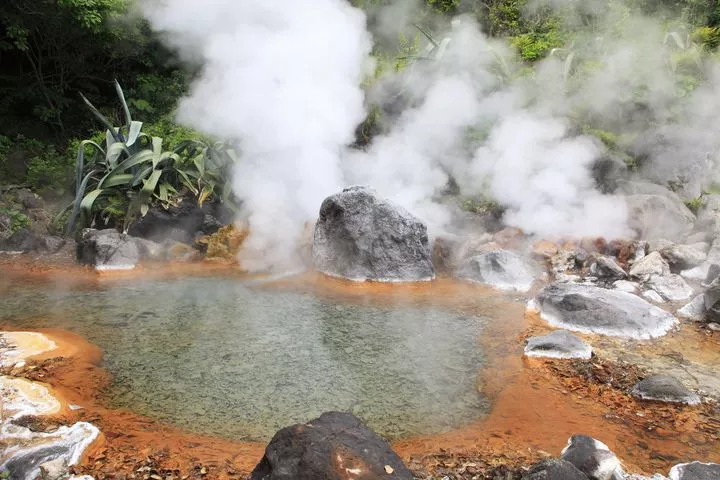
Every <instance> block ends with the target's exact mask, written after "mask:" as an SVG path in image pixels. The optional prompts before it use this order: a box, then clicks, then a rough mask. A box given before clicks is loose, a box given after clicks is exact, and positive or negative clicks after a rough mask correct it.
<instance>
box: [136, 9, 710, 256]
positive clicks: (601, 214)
mask: <svg viewBox="0 0 720 480" xmlns="http://www.w3.org/2000/svg"><path fill="white" fill-rule="evenodd" d="M552 3H554V4H555V5H556V6H558V7H561V6H563V5H565V4H566V2H564V1H560V0H556V1H554V2H552ZM400 4H402V5H400ZM417 4H418V2H416V1H411V0H407V1H405V2H394V4H393V6H392V7H390V8H389V9H388V10H387V11H383V10H379V11H375V12H374V13H373V15H374V16H373V18H372V23H373V25H374V26H375V27H376V28H377V30H378V31H377V32H375V33H376V37H375V38H376V39H377V40H384V41H387V39H388V38H391V37H392V36H393V30H394V29H396V30H398V31H401V30H402V29H403V28H405V27H406V26H407V22H408V19H409V18H412V10H413V8H414V7H415V6H416V5H417ZM143 5H144V12H145V14H146V16H147V17H148V18H149V19H150V20H151V22H152V23H153V25H154V26H155V28H157V29H158V30H161V31H163V32H165V33H166V34H167V38H168V41H170V42H172V43H173V44H174V45H176V46H177V47H178V48H179V50H180V51H181V52H182V53H183V54H185V55H186V56H188V57H189V58H192V59H195V60H199V61H201V62H202V64H203V65H204V68H203V71H202V75H201V77H200V78H199V80H198V81H197V82H196V83H195V85H194V86H193V88H192V91H191V92H190V94H189V96H188V97H187V98H185V99H183V101H182V102H181V104H180V109H179V120H180V121H182V122H184V123H188V124H190V125H192V126H194V127H196V128H199V129H201V130H204V131H207V132H210V133H213V134H216V135H219V136H223V137H230V138H234V139H236V140H237V141H238V142H239V145H240V148H241V153H242V161H241V164H240V165H239V167H238V169H237V172H236V175H235V179H234V187H235V191H236V194H237V195H238V196H239V197H240V198H242V199H243V200H244V202H245V204H244V205H245V215H246V217H247V218H248V220H249V222H250V226H251V231H252V234H251V237H250V239H249V240H248V247H249V252H247V251H246V253H248V258H249V259H257V258H264V259H270V258H271V259H273V261H276V262H278V263H279V264H282V265H283V266H284V267H287V266H288V264H289V263H291V261H292V259H293V258H294V255H295V250H294V249H295V246H296V244H297V239H298V237H299V236H300V235H301V234H302V231H303V227H304V225H305V224H306V222H311V221H313V220H315V218H316V216H317V211H318V210H319V206H320V203H321V202H322V200H323V198H324V197H325V196H327V195H329V194H331V193H334V192H335V191H337V190H339V189H341V188H342V187H343V186H345V185H349V184H357V183H361V184H370V185H372V186H374V187H375V188H376V189H377V190H378V191H379V192H380V193H381V194H382V195H385V196H387V197H390V198H391V199H393V200H395V201H396V202H398V203H400V204H402V205H403V206H405V207H406V208H408V209H410V210H411V211H412V212H414V213H415V214H417V215H418V216H420V217H422V218H423V219H424V220H425V221H427V222H428V224H429V227H430V232H431V234H432V233H438V232H441V231H443V230H444V229H447V228H449V225H450V221H451V215H452V214H451V211H450V210H449V209H448V208H446V207H445V206H443V205H441V204H440V203H439V202H438V193H439V192H440V191H442V190H443V189H444V188H445V187H446V186H447V185H448V181H449V179H450V176H452V178H453V179H454V180H455V181H456V182H457V184H458V185H459V187H460V189H461V192H462V193H464V194H468V195H475V194H478V193H484V194H489V195H490V196H491V197H493V198H495V199H497V200H498V201H499V202H500V203H501V204H502V205H503V206H505V207H506V208H507V209H508V211H507V214H506V216H505V222H506V223H508V224H510V225H513V226H518V227H520V228H522V229H524V230H525V231H526V232H527V233H534V234H538V235H541V236H564V235H573V236H580V235H604V236H608V237H617V236H622V235H627V234H628V233H629V232H628V230H627V226H626V225H627V211H626V207H625V202H624V201H623V200H622V199H621V198H619V197H614V196H608V195H604V194H601V193H600V192H599V191H598V190H597V188H596V186H595V182H594V180H593V178H592V173H591V168H592V166H593V164H594V163H595V162H596V160H597V159H598V158H600V157H601V156H602V155H604V149H603V147H602V145H601V144H600V142H599V141H597V140H596V139H593V138H591V137H587V136H583V135H581V134H578V133H577V132H574V131H572V130H571V127H570V125H571V124H572V122H570V121H569V120H568V118H569V117H570V116H576V115H577V113H578V112H581V113H582V114H583V115H585V116H587V117H591V118H595V119H597V120H599V124H601V125H609V126H610V127H613V128H614V129H615V130H616V131H617V130H621V131H622V129H623V128H624V127H627V128H630V127H634V126H635V125H634V123H633V122H634V121H635V120H634V117H633V118H625V117H623V114H624V113H627V112H628V111H630V112H631V113H632V112H634V110H632V108H628V105H632V99H628V97H629V96H630V97H631V96H632V95H631V93H632V92H633V91H636V87H637V86H638V85H640V84H643V85H647V86H649V88H648V90H647V91H648V94H647V98H645V99H643V101H642V102H643V104H644V108H645V109H646V110H645V117H643V119H641V120H643V121H644V120H647V118H648V117H649V118H652V119H653V120H654V121H655V123H656V124H660V125H662V123H663V122H665V121H666V120H667V117H668V116H669V115H668V108H669V107H668V105H669V102H670V100H671V98H672V96H673V95H674V82H673V79H672V78H671V75H670V70H669V69H668V68H667V56H666V55H665V54H664V53H662V52H661V50H662V49H661V48H659V47H662V41H663V38H662V35H663V34H664V30H663V28H662V26H661V24H660V23H659V22H657V21H654V20H651V19H647V18H636V17H632V16H629V17H627V18H625V17H623V19H622V20H621V21H620V25H621V27H622V28H623V29H624V33H623V35H622V36H621V37H620V38H622V40H615V39H614V38H615V35H614V33H615V32H614V30H612V29H613V28H617V26H618V19H617V18H615V17H613V16H612V15H608V19H607V24H608V25H607V31H605V32H603V31H599V32H594V33H593V35H595V36H594V37H588V38H582V35H580V36H579V38H578V39H577V41H578V44H582V45H584V46H588V45H589V46H591V47H592V48H596V49H597V50H598V51H601V52H602V54H601V55H600V58H601V62H600V65H599V66H598V68H596V69H595V70H594V71H590V72H587V73H586V74H585V75H584V76H582V77H580V78H579V79H578V80H577V82H579V84H577V83H576V84H575V85H573V88H568V85H567V84H566V82H565V79H564V75H563V74H564V70H565V69H566V68H567V65H566V64H564V63H563V61H561V60H560V59H559V58H557V57H555V56H551V57H549V58H548V59H546V60H545V61H544V62H543V63H542V64H539V65H538V66H537V68H536V72H537V73H536V75H535V76H534V77H528V76H526V75H525V76H524V75H518V72H517V69H518V67H517V64H516V62H513V52H512V49H510V48H509V47H508V46H507V45H506V44H504V43H502V42H500V41H496V40H492V39H489V38H487V37H486V36H485V35H484V34H483V33H482V32H480V29H479V28H478V26H477V25H476V23H475V22H474V21H472V20H471V19H469V18H458V19H456V20H455V21H453V25H452V29H451V31H450V32H449V36H450V38H452V40H451V42H450V44H449V45H448V47H447V50H446V52H445V54H444V55H443V57H442V59H441V60H438V61H434V62H423V63H416V64H415V65H414V66H413V67H412V69H411V70H410V71H409V72H408V71H406V72H403V73H402V74H398V75H397V76H394V77H393V76H392V75H391V76H389V77H387V78H386V79H384V80H383V81H380V82H379V83H377V84H376V85H375V86H374V87H373V88H372V89H371V90H370V91H369V92H368V95H371V96H372V99H373V101H375V102H377V101H379V102H380V103H384V104H392V103H399V104H401V105H403V106H402V107H400V108H399V112H396V115H395V117H394V119H393V121H392V124H391V125H389V126H388V125H386V126H385V127H386V130H385V132H384V133H383V134H382V135H381V136H379V137H377V138H376V139H375V140H374V142H373V144H372V145H371V146H370V147H369V148H368V149H367V150H366V151H357V150H350V149H348V148H347V145H348V144H350V143H351V142H352V140H353V133H354V129H355V127H356V126H357V125H358V124H359V123H360V122H361V121H362V120H363V118H364V116H365V111H364V92H363V90H362V89H361V87H360V84H361V82H362V80H363V77H364V76H365V75H366V74H367V73H368V72H369V70H370V68H368V67H371V66H372V62H370V61H369V53H370V49H371V46H372V38H371V35H370V33H369V32H368V29H367V26H366V18H365V15H364V13H363V12H362V11H360V10H358V9H355V8H353V7H352V6H350V5H349V3H348V2H347V1H346V0H316V1H314V2H313V3H312V6H311V7H310V6H308V5H305V4H302V3H298V2H285V1H283V0H263V1H259V0H258V1H256V0H246V1H242V2H237V1H235V0H212V1H209V2H204V3H203V4H202V5H201V4H199V3H197V2H186V1H184V0H165V1H164V2H162V3H159V2H156V1H153V0H145V2H144V4H143ZM401 7H402V8H401ZM598 11H600V10H598ZM398 12H400V13H398ZM601 30H602V28H601ZM583 42H584V43H583ZM663 55H665V56H663ZM500 59H502V60H500ZM399 91H400V92H402V94H401V95H400V96H398V92H399ZM714 93H715V91H714V89H712V88H710V89H709V90H708V88H705V89H700V90H698V91H697V93H696V95H697V97H698V98H697V99H696V100H695V101H691V102H688V105H690V109H689V112H686V117H685V120H687V121H689V120H692V119H696V118H698V116H697V115H694V113H695V110H698V112H699V113H701V114H703V115H700V116H699V118H700V121H698V120H697V119H696V120H694V121H693V122H692V127H693V128H700V131H701V132H702V131H707V129H708V126H707V125H713V124H716V122H712V120H717V118H716V117H717V116H718V113H717V112H718V111H720V109H715V110H712V109H708V108H704V107H702V106H703V105H707V102H706V101H704V100H703V99H707V98H713V97H712V94H714ZM693 105H695V106H697V108H695V107H693ZM618 112H620V113H618ZM623 112H624V113H623ZM676 120H678V119H677V118H676ZM701 122H702V124H703V125H705V126H704V127H703V126H702V125H698V124H699V123H701ZM641 123H642V122H641ZM645 123H646V124H648V123H651V122H645ZM645 128H647V127H645ZM670 131H671V132H672V134H671V135H665V138H666V139H668V140H667V141H668V142H670V143H671V144H672V145H673V147H674V149H675V150H674V151H677V152H680V155H682V156H684V157H688V158H689V159H690V160H692V162H695V163H697V165H695V164H693V165H695V166H696V167H697V168H695V170H693V169H687V168H684V167H683V168H682V169H681V170H683V172H688V171H691V172H694V173H693V178H694V179H696V180H697V181H696V182H695V183H696V184H697V183H698V181H700V182H701V181H705V179H706V178H707V173H708V169H709V168H711V166H712V165H711V163H709V162H708V161H707V158H708V154H707V153H704V152H707V151H711V152H714V151H716V150H717V149H718V147H719V146H720V145H719V142H720V140H718V139H717V135H703V134H698V135H694V136H693V137H692V138H694V140H693V139H689V138H688V136H685V135H682V134H679V133H678V130H677V129H671V130H670ZM641 133H647V134H654V133H657V132H641ZM697 138H700V139H701V140H702V142H700V143H698V141H697ZM470 139H474V142H473V141H470ZM647 143H648V144H647V145H645V146H644V147H643V144H642V142H639V148H640V149H641V150H642V149H644V150H645V151H643V152H640V153H644V154H649V155H650V157H651V158H650V162H648V165H649V170H647V171H645V172H643V173H644V174H645V175H646V176H648V177H650V178H652V179H653V180H656V181H659V182H665V181H667V180H668V179H669V178H670V177H671V176H672V175H674V174H675V173H674V172H676V171H677V170H678V168H677V166H678V164H679V162H678V161H677V160H678V159H677V158H667V155H663V152H653V151H652V148H653V147H654V146H655V145H654V144H653V142H652V141H650V142H647ZM698 148H699V149H700V150H703V152H701V153H704V154H703V155H699V156H698V152H696V151H695V150H697V149H698ZM648 150H649V153H648V152H647V151H648ZM699 157H702V161H699V162H698V161H696V159H697V158H699ZM683 160H685V158H683ZM692 162H691V163H692ZM698 179H702V180H698ZM698 188H699V187H698ZM696 189H697V188H696ZM258 252H261V253H262V255H258ZM245 265H246V266H248V267H250V268H252V267H253V266H256V267H258V268H267V267H268V265H267V264H264V263H263V264H258V265H252V264H248V263H247V261H246V262H245Z"/></svg>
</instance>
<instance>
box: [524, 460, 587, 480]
mask: <svg viewBox="0 0 720 480" xmlns="http://www.w3.org/2000/svg"><path fill="white" fill-rule="evenodd" d="M523 480H587V476H586V475H585V474H584V473H583V472H581V471H580V470H578V469H577V468H576V467H575V465H573V464H572V463H570V462H568V461H565V460H559V459H555V458H552V459H547V460H543V461H542V462H540V463H538V464H536V465H533V467H532V468H530V471H529V472H528V473H527V475H526V476H524V477H523Z"/></svg>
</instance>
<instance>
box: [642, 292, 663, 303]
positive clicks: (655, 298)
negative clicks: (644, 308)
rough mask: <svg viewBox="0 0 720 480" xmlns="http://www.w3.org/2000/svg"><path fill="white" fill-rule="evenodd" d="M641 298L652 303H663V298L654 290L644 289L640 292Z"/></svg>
mask: <svg viewBox="0 0 720 480" xmlns="http://www.w3.org/2000/svg"><path fill="white" fill-rule="evenodd" d="M642 296H643V298H644V299H646V300H647V301H649V302H653V303H665V299H664V298H662V297H661V296H660V294H659V293H657V292H656V291H655V290H645V291H644V292H643V294H642Z"/></svg>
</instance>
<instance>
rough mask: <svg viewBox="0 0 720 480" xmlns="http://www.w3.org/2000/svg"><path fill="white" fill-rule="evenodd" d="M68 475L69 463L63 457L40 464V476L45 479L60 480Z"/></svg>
mask: <svg viewBox="0 0 720 480" xmlns="http://www.w3.org/2000/svg"><path fill="white" fill-rule="evenodd" d="M67 475H68V465H67V462H66V461H65V459H64V458H63V457H59V458H56V459H55V460H51V461H49V462H45V463H43V464H41V465H40V477H41V478H42V479H43V480H60V479H62V478H65V477H66V476H67Z"/></svg>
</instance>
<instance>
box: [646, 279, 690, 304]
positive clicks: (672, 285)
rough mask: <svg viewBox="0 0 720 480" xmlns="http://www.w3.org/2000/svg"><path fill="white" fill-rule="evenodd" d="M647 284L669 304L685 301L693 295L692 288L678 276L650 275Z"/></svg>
mask: <svg viewBox="0 0 720 480" xmlns="http://www.w3.org/2000/svg"><path fill="white" fill-rule="evenodd" d="M647 284H648V286H649V287H650V288H652V289H653V290H655V291H656V292H657V293H659V294H660V295H662V297H663V298H664V299H665V300H668V301H670V302H680V301H683V300H687V299H688V298H690V297H691V296H692V294H693V290H692V288H690V286H689V285H688V284H687V283H686V282H685V280H684V279H683V278H682V277H681V276H680V275H675V274H671V275H652V276H651V277H650V280H649V281H648V282H647Z"/></svg>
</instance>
